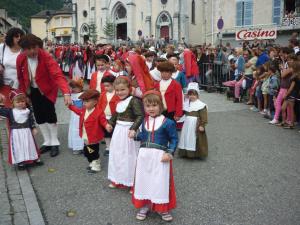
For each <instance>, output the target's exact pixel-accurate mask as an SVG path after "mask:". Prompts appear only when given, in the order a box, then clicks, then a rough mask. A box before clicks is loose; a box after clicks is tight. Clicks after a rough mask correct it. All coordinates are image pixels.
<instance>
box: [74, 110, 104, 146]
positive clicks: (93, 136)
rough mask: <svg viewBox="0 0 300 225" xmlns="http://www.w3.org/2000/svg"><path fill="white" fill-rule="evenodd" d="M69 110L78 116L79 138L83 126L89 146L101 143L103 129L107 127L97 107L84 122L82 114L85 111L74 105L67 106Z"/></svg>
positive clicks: (102, 114)
mask: <svg viewBox="0 0 300 225" xmlns="http://www.w3.org/2000/svg"><path fill="white" fill-rule="evenodd" d="M69 109H70V110H72V111H73V112H74V113H76V114H77V115H78V116H79V136H80V137H82V130H83V125H84V127H85V131H86V134H87V137H88V141H89V143H90V144H95V143H98V142H99V141H101V140H102V139H103V138H104V131H103V127H105V126H106V125H107V121H106V118H105V115H104V113H103V112H102V111H101V110H99V108H98V107H96V108H95V109H94V111H93V112H92V113H91V114H90V115H89V117H88V118H87V119H86V120H84V114H85V111H86V109H85V108H83V109H79V108H77V107H76V106H74V105H71V106H69Z"/></svg>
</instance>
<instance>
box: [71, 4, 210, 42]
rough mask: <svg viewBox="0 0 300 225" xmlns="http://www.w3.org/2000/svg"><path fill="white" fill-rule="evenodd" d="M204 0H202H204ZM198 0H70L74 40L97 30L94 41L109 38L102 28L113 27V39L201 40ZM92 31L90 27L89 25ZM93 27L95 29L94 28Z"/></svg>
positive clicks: (201, 10) (80, 39)
mask: <svg viewBox="0 0 300 225" xmlns="http://www.w3.org/2000/svg"><path fill="white" fill-rule="evenodd" d="M205 1H206V0H205ZM205 1H202V0H73V1H72V4H73V5H75V6H76V8H77V12H76V14H77V25H78V41H79V42H83V41H86V40H87V39H89V38H90V36H91V33H96V34H97V42H108V41H110V39H109V37H108V36H107V33H106V32H104V30H105V28H106V27H107V26H108V24H113V25H114V27H115V31H114V37H113V39H114V40H117V39H119V40H120V39H122V40H126V39H127V38H128V37H129V38H130V39H131V40H132V41H137V40H139V39H140V38H141V37H144V38H146V37H151V36H152V35H153V37H154V38H155V39H160V38H166V39H169V40H174V41H176V42H178V41H181V40H182V38H185V41H186V42H187V43H191V44H199V43H202V42H203V41H204V38H203V36H202V35H201V34H203V33H204V30H203V25H202V21H203V14H202V13H203V4H204V2H205ZM91 27H92V29H93V31H91V29H90V28H91ZM95 30H96V32H95Z"/></svg>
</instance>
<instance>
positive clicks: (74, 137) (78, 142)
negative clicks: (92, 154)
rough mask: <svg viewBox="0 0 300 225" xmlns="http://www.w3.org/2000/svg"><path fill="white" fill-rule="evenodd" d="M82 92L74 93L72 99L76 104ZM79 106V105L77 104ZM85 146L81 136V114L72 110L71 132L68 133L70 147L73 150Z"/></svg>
mask: <svg viewBox="0 0 300 225" xmlns="http://www.w3.org/2000/svg"><path fill="white" fill-rule="evenodd" d="M81 94H82V93H77V94H72V95H71V97H72V101H73V102H74V104H75V105H76V102H77V101H79V99H78V97H79V96H80V95H81ZM76 106H77V105H76ZM83 146H84V141H83V139H82V138H81V137H80V136H79V116H78V115H77V114H76V113H74V112H72V111H71V117H70V124H69V133H68V147H69V148H70V149H72V150H73V151H79V150H82V149H83Z"/></svg>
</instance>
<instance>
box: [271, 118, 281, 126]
mask: <svg viewBox="0 0 300 225" xmlns="http://www.w3.org/2000/svg"><path fill="white" fill-rule="evenodd" d="M278 123H279V121H278V120H276V119H273V120H271V121H270V122H269V124H273V125H275V124H278Z"/></svg>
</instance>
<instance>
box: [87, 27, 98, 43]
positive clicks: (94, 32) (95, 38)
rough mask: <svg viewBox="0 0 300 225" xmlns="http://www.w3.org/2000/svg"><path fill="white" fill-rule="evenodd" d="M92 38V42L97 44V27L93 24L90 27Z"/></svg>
mask: <svg viewBox="0 0 300 225" xmlns="http://www.w3.org/2000/svg"><path fill="white" fill-rule="evenodd" d="M89 28H90V36H91V39H92V42H93V43H94V44H96V42H97V37H98V34H97V26H96V24H95V23H92V24H91V25H90V26H89Z"/></svg>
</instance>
